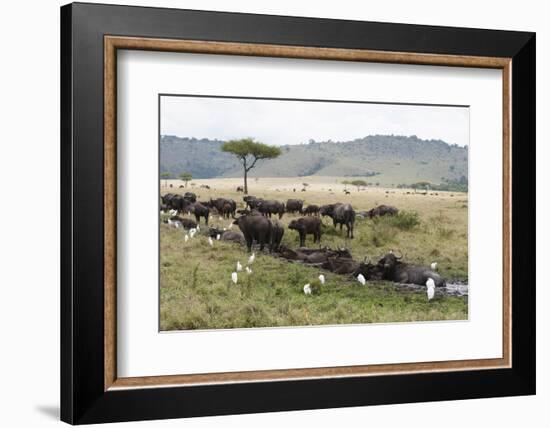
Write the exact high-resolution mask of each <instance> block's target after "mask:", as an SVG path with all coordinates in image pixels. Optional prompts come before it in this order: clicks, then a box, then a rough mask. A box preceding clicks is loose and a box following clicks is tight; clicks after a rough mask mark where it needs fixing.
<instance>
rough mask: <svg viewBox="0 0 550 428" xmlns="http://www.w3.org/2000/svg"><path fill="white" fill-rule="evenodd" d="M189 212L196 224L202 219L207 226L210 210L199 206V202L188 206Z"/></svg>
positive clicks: (201, 205)
mask: <svg viewBox="0 0 550 428" xmlns="http://www.w3.org/2000/svg"><path fill="white" fill-rule="evenodd" d="M189 212H191V213H193V214H194V215H195V218H196V219H197V223H200V219H201V217H204V220H205V223H206V224H208V216H209V215H210V209H209V208H208V207H207V206H205V205H203V204H201V203H200V202H195V203H193V204H190V205H189Z"/></svg>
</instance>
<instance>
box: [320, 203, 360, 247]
mask: <svg viewBox="0 0 550 428" xmlns="http://www.w3.org/2000/svg"><path fill="white" fill-rule="evenodd" d="M319 213H320V214H321V215H322V216H328V217H330V218H332V224H333V225H334V227H336V225H337V224H339V225H340V230H342V227H343V226H344V225H345V226H346V228H347V234H346V237H347V238H351V239H353V226H354V224H355V211H354V210H353V207H352V206H351V204H342V203H339V202H338V203H336V204H329V205H323V206H322V207H321V208H319Z"/></svg>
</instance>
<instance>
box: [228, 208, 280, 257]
mask: <svg viewBox="0 0 550 428" xmlns="http://www.w3.org/2000/svg"><path fill="white" fill-rule="evenodd" d="M233 224H236V225H237V226H239V229H241V232H242V233H243V235H244V239H245V241H246V247H247V249H248V252H250V251H252V244H253V243H254V241H256V242H257V243H258V244H260V250H263V249H264V246H265V245H266V244H271V242H270V241H271V228H272V225H271V221H270V220H269V219H268V218H266V217H264V216H255V215H244V216H241V217H238V218H236V219H235V221H234V222H233Z"/></svg>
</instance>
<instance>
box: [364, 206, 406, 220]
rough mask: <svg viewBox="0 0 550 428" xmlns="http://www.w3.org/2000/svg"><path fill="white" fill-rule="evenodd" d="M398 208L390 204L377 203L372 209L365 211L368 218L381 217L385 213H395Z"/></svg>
mask: <svg viewBox="0 0 550 428" xmlns="http://www.w3.org/2000/svg"><path fill="white" fill-rule="evenodd" d="M398 212H399V210H398V209H397V208H395V207H392V206H391V205H379V206H377V207H376V208H373V209H372V210H369V211H367V213H368V216H369V217H370V218H373V217H382V216H385V215H396V214H397V213H398Z"/></svg>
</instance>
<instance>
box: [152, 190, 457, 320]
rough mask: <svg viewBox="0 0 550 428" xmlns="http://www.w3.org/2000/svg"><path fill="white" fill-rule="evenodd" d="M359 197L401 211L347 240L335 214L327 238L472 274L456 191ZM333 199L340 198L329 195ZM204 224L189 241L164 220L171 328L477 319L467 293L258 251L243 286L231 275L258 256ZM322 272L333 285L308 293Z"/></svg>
mask: <svg viewBox="0 0 550 428" xmlns="http://www.w3.org/2000/svg"><path fill="white" fill-rule="evenodd" d="M262 195H266V196H272V197H274V198H275V197H276V198H277V199H280V200H281V199H284V198H285V197H286V195H281V194H277V195H275V194H274V192H273V193H272V194H271V195H270V194H269V192H267V191H265V192H263V193H262ZM224 196H229V197H233V198H234V199H236V200H240V197H239V195H237V194H235V195H234V194H231V193H229V192H227V193H225V194H224ZM240 196H242V195H240ZM289 196H290V195H289ZM300 196H302V195H300ZM358 197H365V201H364V202H363V200H357V201H354V202H353V205H354V207H355V208H356V209H357V210H361V209H367V208H372V206H373V203H374V202H379V203H390V204H394V205H396V206H397V207H398V208H400V211H401V212H400V215H399V216H397V217H382V218H379V219H376V220H374V221H373V220H370V219H358V220H357V221H356V224H355V239H353V240H347V239H345V228H344V231H343V232H342V233H341V232H340V230H339V228H338V229H335V228H334V227H333V226H332V222H331V221H329V220H330V219H326V218H325V219H324V220H323V222H324V226H323V236H322V240H321V245H322V246H329V247H332V248H334V247H343V246H347V247H348V248H350V250H351V252H352V254H353V256H354V258H355V259H357V260H362V259H363V258H365V257H367V258H368V259H370V260H371V261H373V262H375V261H376V260H377V259H378V258H379V257H380V256H382V255H383V254H384V253H385V252H387V251H389V250H390V249H394V250H396V251H400V252H401V253H403V254H404V256H405V260H406V261H408V262H411V263H416V264H423V265H429V264H430V263H431V262H432V261H437V262H438V265H439V266H438V268H439V272H440V273H441V274H442V275H443V276H444V277H446V278H448V279H451V280H454V279H459V280H462V281H467V279H468V251H467V208H464V207H462V206H461V205H458V204H456V203H455V201H454V200H453V199H448V197H443V198H436V197H431V198H430V197H425V196H415V195H410V196H409V195H407V196H405V195H404V194H396V195H392V196H391V198H392V199H393V200H391V199H390V201H388V200H387V199H386V200H382V199H380V198H381V196H380V195H378V194H375V195H372V194H366V193H365V194H359V195H358ZM307 198H308V199H310V203H313V202H311V201H316V202H319V203H326V202H325V200H324V199H323V198H327V196H326V195H322V194H321V193H319V194H312V193H308V194H307ZM329 198H331V199H332V198H333V197H328V198H327V199H326V200H327V201H328V200H329ZM369 198H370V199H369ZM204 199H206V198H204ZM371 199H372V200H371ZM376 199H379V201H376ZM461 204H462V205H464V201H461ZM457 205H458V207H457ZM293 218H296V216H292V215H285V216H284V217H283V220H282V221H283V223H285V224H286V223H288V222H289V221H290V220H291V219H293ZM229 222H230V221H229V220H220V219H219V218H218V217H214V218H212V219H211V223H212V225H214V226H219V227H224V226H228V224H229ZM201 227H202V225H201ZM204 229H205V228H202V231H201V234H199V235H197V236H196V237H195V238H193V239H191V240H189V241H188V242H187V243H186V242H184V239H183V234H184V232H183V231H182V230H181V229H174V228H171V227H169V226H167V225H165V224H161V230H160V237H161V238H160V239H161V264H160V269H161V272H160V273H161V275H160V277H161V293H160V310H161V314H160V319H161V329H162V330H180V329H214V328H216V329H217V328H247V327H277V326H306V325H323V324H357V323H384V322H407V321H433V320H459V319H460V320H462V319H467V316H468V301H467V298H466V297H451V296H445V297H439V296H438V297H436V298H435V299H434V300H432V301H431V302H428V301H427V299H426V295H425V293H423V292H418V291H412V290H409V289H403V288H401V287H397V286H395V285H393V284H391V283H387V282H368V283H367V285H366V286H361V285H360V284H359V283H358V282H357V281H356V280H354V279H353V278H350V277H349V276H345V275H334V274H331V273H329V272H326V271H322V270H321V269H319V268H316V267H311V266H306V265H302V264H297V263H289V262H287V261H286V260H283V259H279V258H276V257H273V256H271V255H269V254H262V253H259V252H258V251H257V252H256V260H255V262H254V263H253V264H252V265H251V266H250V267H251V268H252V270H253V273H252V274H251V275H247V274H246V272H244V270H243V271H242V272H239V280H238V283H237V284H233V283H232V282H231V273H232V272H233V271H235V266H236V263H237V261H240V262H241V263H242V264H243V266H245V265H246V262H247V260H248V254H247V253H246V251H245V248H244V247H241V246H239V245H235V244H229V243H224V242H220V241H215V242H214V247H210V246H209V245H208V240H207V236H206V235H205V234H204ZM311 240H312V238H311V237H308V239H307V241H306V245H309V246H312V245H313V244H312V242H311ZM283 244H284V245H287V246H289V247H291V248H295V247H297V246H298V244H299V242H298V236H297V234H296V233H295V232H293V231H290V230H288V229H286V230H285V236H284V239H283ZM320 273H323V274H324V275H325V276H326V278H327V282H326V284H325V285H323V286H322V287H321V289H320V291H319V293H317V294H314V295H311V296H306V295H304V293H303V286H304V285H305V284H306V283H312V281H316V279H317V277H318V275H319V274H320Z"/></svg>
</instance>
